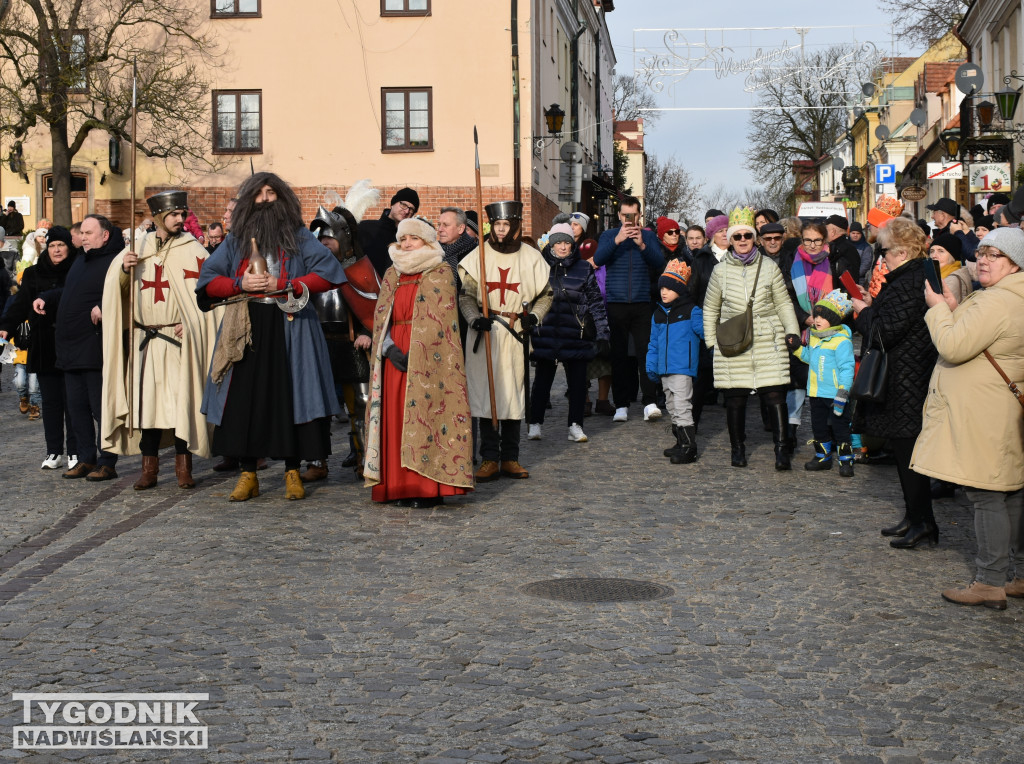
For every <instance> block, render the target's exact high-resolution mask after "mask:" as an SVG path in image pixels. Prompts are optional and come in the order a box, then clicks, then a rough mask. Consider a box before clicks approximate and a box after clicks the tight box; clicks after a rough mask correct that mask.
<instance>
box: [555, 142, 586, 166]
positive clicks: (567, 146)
mask: <svg viewBox="0 0 1024 764" xmlns="http://www.w3.org/2000/svg"><path fill="white" fill-rule="evenodd" d="M558 154H559V156H560V157H561V158H562V161H563V162H580V161H582V160H583V146H581V145H580V144H579V143H577V142H576V141H569V142H568V143H563V144H562V148H561V149H559V150H558Z"/></svg>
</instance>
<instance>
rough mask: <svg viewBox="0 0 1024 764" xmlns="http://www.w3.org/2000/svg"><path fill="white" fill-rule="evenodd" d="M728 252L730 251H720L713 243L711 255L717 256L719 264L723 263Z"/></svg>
mask: <svg viewBox="0 0 1024 764" xmlns="http://www.w3.org/2000/svg"><path fill="white" fill-rule="evenodd" d="M728 251H729V250H728V249H719V248H718V245H717V244H715V243H714V242H711V254H713V255H714V256H715V259H716V260H717V261H718V262H722V258H723V257H725V253H726V252H728Z"/></svg>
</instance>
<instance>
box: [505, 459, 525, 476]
mask: <svg viewBox="0 0 1024 764" xmlns="http://www.w3.org/2000/svg"><path fill="white" fill-rule="evenodd" d="M501 474H502V475H504V476H505V477H508V478H513V479H515V480H525V479H526V478H528V477H530V473H529V472H527V471H526V468H525V467H523V465H521V464H520V463H519V462H517V461H514V460H513V461H503V462H502V463H501Z"/></svg>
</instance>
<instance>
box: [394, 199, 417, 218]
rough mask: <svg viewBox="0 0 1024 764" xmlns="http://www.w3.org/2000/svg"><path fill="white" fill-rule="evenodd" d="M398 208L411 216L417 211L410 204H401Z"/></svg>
mask: <svg viewBox="0 0 1024 764" xmlns="http://www.w3.org/2000/svg"><path fill="white" fill-rule="evenodd" d="M398 206H400V207H401V208H402V209H403V210H405V211H406V212H408V213H409V214H410V215H411V214H412V213H414V212H415V211H416V208H415V207H413V206H412V205H411V204H409V202H399V203H398Z"/></svg>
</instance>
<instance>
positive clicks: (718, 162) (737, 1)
mask: <svg viewBox="0 0 1024 764" xmlns="http://www.w3.org/2000/svg"><path fill="white" fill-rule="evenodd" d="M853 8H855V9H856V11H855V12H853V13H851V12H850V10H851V9H853ZM607 19H608V26H609V29H610V31H611V36H612V43H613V45H614V46H615V55H616V58H617V59H618V64H617V65H616V71H617V72H618V73H619V74H630V73H632V72H633V71H634V59H635V53H634V46H636V47H638V48H646V49H649V50H660V51H661V52H665V51H666V47H665V42H664V34H665V33H664V32H641V31H637V30H641V29H666V28H674V29H677V30H683V29H688V30H703V29H709V28H721V27H732V28H737V27H742V28H749V27H784V28H783V29H778V30H766V31H727V32H721V31H715V32H707V33H705V32H702V31H686V32H683V31H680V37H679V42H677V46H678V45H679V43H681V41H682V40H684V39H685V40H686V41H687V42H689V43H690V44H691V47H690V48H689V52H690V53H691V55H696V54H698V52H699V51H700V50H701V48H699V47H696V46H695V45H694V43H697V42H703V41H704V40H705V39H708V40H709V41H711V42H714V43H717V44H723V43H724V44H725V45H727V46H729V47H731V48H732V49H733V52H732V54H731V56H732V57H733V58H734V59H735V60H737V61H739V60H741V59H746V58H749V57H751V56H752V55H753V54H754V51H755V50H756V49H757V48H758V47H761V48H762V49H763V50H764V51H765V52H767V51H769V50H773V49H777V48H780V47H782V45H783V44H784V43H785V44H786V45H787V46H794V45H798V44H799V42H800V35H799V34H798V33H797V32H796V30H795V27H798V26H799V27H812V28H811V29H810V30H809V31H808V32H807V33H806V36H805V45H806V49H807V50H808V51H811V50H814V49H815V48H823V47H827V46H828V45H829V44H833V43H837V42H852V41H854V40H855V39H856V40H857V41H859V42H865V41H870V42H873V43H875V45H876V46H877V47H878V48H879V49H880V50H881V51H882V52H883V53H885V54H890V53H891V52H892V51H893V39H892V31H891V28H890V20H889V18H888V17H887V16H886V15H885V14H883V13H882V12H881V11H879V10H878V8H877V5H876V3H875V1H874V0H861V1H860V2H857V3H848V2H837V1H836V0H824V1H823V2H819V3H816V4H812V3H808V2H806V0H799V1H798V0H771V2H764V0H758V1H757V2H755V1H754V0H616V2H615V10H614V11H613V12H612V13H610V14H608V17H607ZM844 25H857V28H833V29H821V28H819V29H814V28H813V27H842V26H844ZM680 50H686V49H685V48H680ZM895 52H896V54H897V55H914V54H915V51H912V50H908V49H907V48H906V47H904V48H903V49H900V47H899V45H898V43H897V45H896V48H895ZM705 66H706V65H705ZM709 68H711V69H712V70H711V71H693V72H691V73H690V74H689V75H687V76H686V77H685V78H683V79H681V80H678V81H676V82H675V83H674V86H673V87H671V88H670V87H669V86H670V85H671V84H672V82H671V81H669V80H666V82H665V89H664V91H663V92H661V93H659V94H658V96H657V98H658V106H660V107H693V106H699V107H714V106H719V107H735V106H751V105H754V104H755V102H756V96H755V95H754V94H750V93H747V92H745V90H744V76H743V75H742V74H740V75H729V76H725V77H721V78H720V77H718V76H716V72H715V71H714V70H713V66H712V67H709ZM758 116H759V113H758V112H755V111H717V112H715V111H687V112H662V113H661V117H660V118H659V119H658V121H657V123H656V124H654V125H650V126H648V129H649V132H647V133H646V138H645V148H646V149H647V152H648V154H655V155H657V156H658V157H659V158H662V159H667V158H668V157H670V156H671V155H673V154H675V155H676V157H677V158H678V159H679V160H680V161H681V162H682V163H683V165H684V166H685V167H686V168H687V169H688V170H689V171H690V172H691V173H692V174H693V176H694V177H695V179H697V180H702V181H704V184H705V187H714V186H716V185H717V184H719V183H724V184H725V185H726V186H727V187H729V188H735V189H736V190H737V191H739V190H741V189H743V188H745V187H747V186H752V185H758V184H757V182H756V181H755V180H754V175H753V173H752V171H751V168H750V167H749V166H748V165H747V162H746V160H745V158H744V157H743V154H742V152H743V150H744V149H745V148H746V147H747V145H748V144H747V128H748V125H749V124H750V121H751V120H755V121H756V120H757V119H758Z"/></svg>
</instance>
